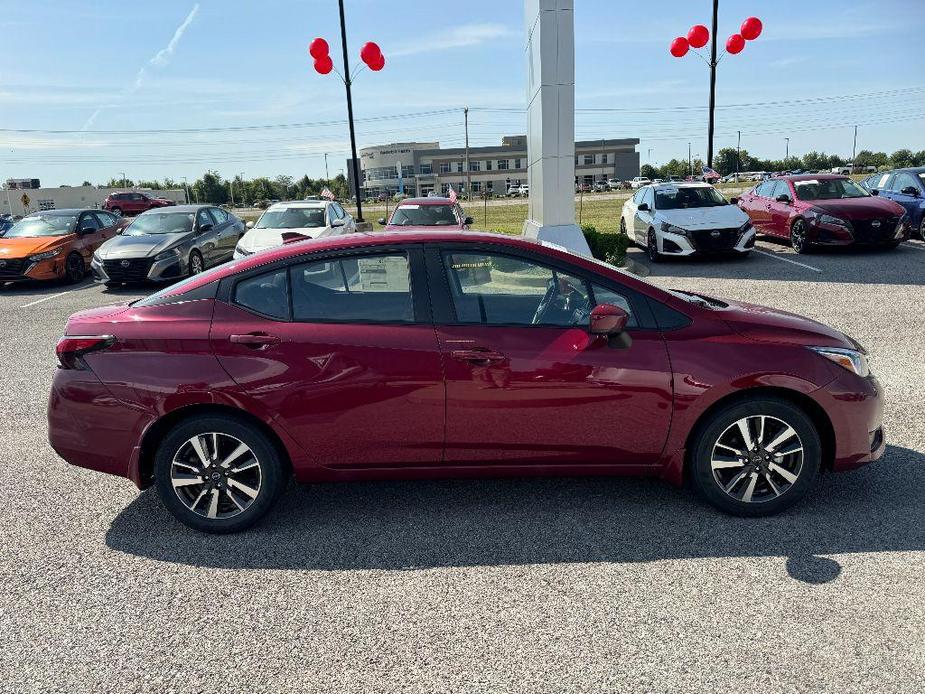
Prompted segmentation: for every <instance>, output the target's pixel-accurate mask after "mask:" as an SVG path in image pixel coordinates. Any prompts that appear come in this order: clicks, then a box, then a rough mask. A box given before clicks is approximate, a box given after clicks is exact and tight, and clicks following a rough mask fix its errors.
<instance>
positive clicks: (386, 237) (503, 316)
mask: <svg viewBox="0 0 925 694" xmlns="http://www.w3.org/2000/svg"><path fill="white" fill-rule="evenodd" d="M57 354H58V360H59V362H60V367H59V368H58V370H57V372H56V374H55V377H54V383H53V385H52V389H51V395H50V401H49V406H48V419H49V439H50V442H51V445H52V447H53V448H54V450H55V451H57V452H58V454H59V455H60V456H61V457H62V458H64V459H65V460H66V461H68V462H69V463H71V464H74V465H79V466H82V467H87V468H92V469H94V470H99V471H102V472H108V473H112V474H115V475H120V476H123V477H127V478H129V479H131V480H132V481H133V482H134V483H135V484H136V485H138V486H139V487H145V486H147V485H149V484H156V486H157V489H158V492H159V493H160V495H161V497H162V498H163V500H164V503H165V504H166V506H167V508H168V509H170V511H171V512H172V513H174V514H175V515H176V516H177V518H179V519H180V520H181V521H183V522H184V523H186V524H188V525H190V526H192V527H194V528H197V529H199V530H203V531H207V532H232V531H236V530H240V529H243V528H245V527H247V526H249V525H251V524H252V523H254V522H255V521H256V520H257V519H259V518H260V517H261V516H262V515H263V514H264V513H266V512H267V511H268V510H269V509H270V507H272V506H273V504H274V503H275V502H276V500H277V499H278V498H279V496H280V494H281V492H282V490H283V487H284V485H285V481H286V478H287V477H288V476H289V475H291V474H294V476H295V477H296V479H297V480H298V481H300V482H312V481H347V480H368V479H387V478H401V479H410V478H435V477H469V476H473V477H475V476H488V475H651V476H656V477H661V478H663V479H666V480H669V481H670V482H673V483H675V484H680V483H681V482H682V480H684V479H685V477H687V478H689V479H690V480H691V481H692V482H693V484H694V486H695V487H696V488H697V489H698V490H699V492H700V493H701V494H702V495H703V496H704V497H705V498H706V499H707V500H709V501H710V502H711V503H713V504H714V505H716V506H717V507H719V508H720V509H722V510H724V511H727V512H730V513H734V514H740V515H749V516H757V515H765V514H770V513H775V512H777V511H780V510H782V509H784V508H786V507H788V506H790V505H791V504H792V503H794V502H796V501H797V500H798V499H800V498H801V497H802V496H803V495H804V494H806V492H807V491H808V490H809V489H810V488H811V487H812V484H813V479H814V478H815V476H816V473H817V472H818V471H819V470H821V469H834V470H849V469H852V468H856V467H859V466H861V465H864V464H866V463H869V462H871V461H873V460H876V459H877V458H879V457H880V456H881V455H882V454H883V451H884V446H885V444H884V435H883V428H882V406H883V405H882V398H881V389H880V386H879V385H878V383H877V381H876V380H875V379H874V377H873V376H871V375H870V372H869V369H868V366H867V360H866V357H865V351H864V349H863V348H862V347H861V346H860V345H858V344H857V343H856V342H855V341H854V340H852V339H851V338H849V337H847V336H845V335H843V334H842V333H840V332H838V331H836V330H833V329H831V328H828V327H826V326H824V325H822V324H820V323H817V322H815V321H811V320H808V319H805V318H801V317H799V316H796V315H793V314H790V313H785V312H782V311H776V310H773V309H770V308H763V307H760V306H754V305H749V304H743V303H736V302H731V301H721V300H719V299H714V298H710V297H706V296H701V295H697V294H691V293H687V292H680V291H671V292H669V291H664V290H662V289H658V288H656V287H654V286H652V285H650V284H648V283H647V282H644V281H642V280H640V279H638V278H636V277H633V276H631V275H628V274H626V273H624V272H621V271H619V270H617V269H615V268H613V267H611V266H609V265H605V264H603V263H600V262H597V261H595V260H593V259H590V258H585V257H582V256H578V255H574V254H571V253H569V252H567V251H565V250H563V249H561V248H559V247H557V246H551V245H547V244H543V243H540V242H534V241H529V240H526V239H523V238H518V237H510V236H503V235H495V234H484V233H479V232H467V233H460V232H455V233H443V232H410V233H409V232H403V233H387V232H386V233H367V234H350V235H349V236H333V237H326V238H322V239H315V240H310V241H302V242H297V243H291V244H287V245H285V246H283V247H281V248H278V249H274V250H269V251H265V252H263V253H259V254H256V255H253V256H250V257H248V258H246V259H244V260H240V261H238V262H236V263H229V264H225V265H222V266H220V267H217V268H214V269H212V270H209V271H206V272H204V273H202V274H200V275H196V276H195V277H193V278H191V279H188V280H185V281H183V282H181V283H179V284H176V285H174V286H172V287H170V288H167V289H165V290H163V291H161V292H158V293H156V294H153V295H151V296H149V297H148V298H146V299H142V300H140V301H136V302H134V303H132V304H121V305H116V306H108V307H103V308H95V309H90V310H87V311H82V312H80V313H77V314H75V315H73V316H71V318H70V320H69V321H68V323H67V327H66V332H65V336H64V337H62V338H61V340H60V341H59V342H58V345H57Z"/></svg>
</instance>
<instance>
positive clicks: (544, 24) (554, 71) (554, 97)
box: [523, 0, 591, 255]
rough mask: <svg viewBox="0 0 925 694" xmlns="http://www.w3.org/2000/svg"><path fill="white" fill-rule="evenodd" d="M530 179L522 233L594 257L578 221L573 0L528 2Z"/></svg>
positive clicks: (525, 4) (528, 144) (528, 159)
mask: <svg viewBox="0 0 925 694" xmlns="http://www.w3.org/2000/svg"><path fill="white" fill-rule="evenodd" d="M524 10H525V15H526V22H527V27H526V28H527V48H526V53H527V180H528V182H529V185H530V205H529V212H528V218H527V221H526V222H524V228H523V234H524V236H527V237H530V238H539V239H543V240H546V241H552V242H554V243H558V244H559V245H562V246H565V247H566V248H569V249H570V250H573V251H576V252H578V253H584V254H586V255H591V251H590V249H589V248H588V242H587V241H585V238H584V235H583V234H582V233H581V229H580V228H579V227H578V225H577V224H576V223H575V24H574V17H573V14H574V0H524Z"/></svg>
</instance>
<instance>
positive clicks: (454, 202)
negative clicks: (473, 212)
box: [449, 186, 456, 205]
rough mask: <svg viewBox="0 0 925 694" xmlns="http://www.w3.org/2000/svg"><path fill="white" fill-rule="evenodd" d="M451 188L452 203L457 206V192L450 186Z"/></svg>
mask: <svg viewBox="0 0 925 694" xmlns="http://www.w3.org/2000/svg"><path fill="white" fill-rule="evenodd" d="M449 188H450V195H449V198H450V202H451V203H453V204H454V205H455V204H456V191H455V190H453V186H449Z"/></svg>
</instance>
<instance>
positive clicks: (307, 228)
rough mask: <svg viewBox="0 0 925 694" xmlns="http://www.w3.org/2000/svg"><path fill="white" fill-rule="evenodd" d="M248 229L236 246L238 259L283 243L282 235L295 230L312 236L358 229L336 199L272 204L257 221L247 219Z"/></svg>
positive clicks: (235, 257) (336, 233) (351, 231)
mask: <svg viewBox="0 0 925 694" xmlns="http://www.w3.org/2000/svg"><path fill="white" fill-rule="evenodd" d="M247 229H248V230H247V232H246V233H245V234H244V236H242V237H241V240H240V241H238V245H237V247H236V248H235V249H234V259H235V260H238V259H240V258H244V257H246V256H249V255H251V254H252V253H256V252H257V251H262V250H264V249H266V248H275V247H277V246H282V245H283V241H284V240H285V239H284V238H283V234H287V233H296V234H301V235H302V236H307V237H309V238H313V239H316V238H318V237H320V236H336V235H338V234H352V233H353V232H355V231H356V222H354V221H353V217H352V216H351V215H350V214H349V213H348V212H347V211H346V210H344V208H343V207H341V206H340V203H338V202H336V201H333V200H301V201H293V202H278V203H276V204H275V205H271V206H270V207H268V208H267V209H266V210H265V211H264V213H263V214H262V215H260V218H259V219H258V220H257V223H256V224H255V223H254V222H248V223H247Z"/></svg>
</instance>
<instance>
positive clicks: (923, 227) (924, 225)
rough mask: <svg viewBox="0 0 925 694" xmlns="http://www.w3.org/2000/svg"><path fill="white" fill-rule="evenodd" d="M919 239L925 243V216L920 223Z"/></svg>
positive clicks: (924, 215)
mask: <svg viewBox="0 0 925 694" xmlns="http://www.w3.org/2000/svg"><path fill="white" fill-rule="evenodd" d="M919 238H920V239H922V241H925V214H923V215H922V221H921V222H919Z"/></svg>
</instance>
